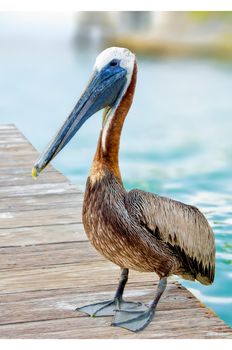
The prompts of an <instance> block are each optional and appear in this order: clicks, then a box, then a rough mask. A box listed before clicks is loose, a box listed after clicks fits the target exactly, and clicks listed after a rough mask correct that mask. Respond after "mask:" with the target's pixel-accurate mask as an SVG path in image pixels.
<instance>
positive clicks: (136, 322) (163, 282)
mask: <svg viewBox="0 0 232 350" xmlns="http://www.w3.org/2000/svg"><path fill="white" fill-rule="evenodd" d="M166 286H167V277H163V278H161V279H160V281H159V284H158V287H157V291H156V295H155V299H154V300H153V302H152V303H151V305H150V306H149V307H148V308H147V310H145V311H137V310H135V311H133V310H131V311H125V310H117V311H116V314H115V317H114V320H113V322H112V326H116V327H122V328H126V329H129V330H130V331H133V332H137V331H141V330H142V329H144V328H145V327H146V326H147V325H148V324H149V323H150V322H151V320H152V318H153V316H154V314H155V309H156V306H157V304H158V302H159V300H160V297H161V295H162V294H163V292H164V290H165V288H166Z"/></svg>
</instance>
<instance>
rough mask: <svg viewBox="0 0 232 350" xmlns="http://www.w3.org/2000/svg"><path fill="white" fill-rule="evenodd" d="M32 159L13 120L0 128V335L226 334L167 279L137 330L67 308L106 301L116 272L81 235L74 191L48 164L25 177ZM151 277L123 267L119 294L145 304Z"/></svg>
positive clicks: (78, 199)
mask: <svg viewBox="0 0 232 350" xmlns="http://www.w3.org/2000/svg"><path fill="white" fill-rule="evenodd" d="M36 157H37V152H36V151H35V149H34V148H33V147H32V146H31V145H30V144H29V142H28V141H27V140H26V139H25V137H24V136H23V135H22V134H21V133H20V132H19V131H18V130H17V128H16V127H15V126H14V125H0V251H1V254H0V338H7V339H9V338H232V329H231V328H230V327H228V326H227V325H226V324H225V323H224V322H223V321H222V320H220V319H219V318H218V317H217V316H216V315H215V314H214V312H213V311H212V310H210V309H209V308H207V307H205V306H204V305H203V304H202V303H201V302H200V301H199V300H198V299H196V298H195V297H194V296H193V295H192V294H191V293H190V292H189V291H187V290H186V289H185V288H184V287H183V286H181V285H180V284H179V283H178V282H176V281H175V280H174V279H170V280H169V283H168V287H167V290H166V292H165V293H164V296H163V297H162V298H161V300H160V303H159V305H158V309H157V312H156V315H155V318H154V320H153V322H152V323H151V324H150V325H149V326H148V327H147V328H146V329H145V330H144V331H142V332H140V333H132V332H129V331H127V330H124V329H121V328H115V327H111V326H110V321H111V317H100V318H91V317H87V316H85V315H83V314H81V313H77V312H75V311H74V310H75V308H76V307H78V306H81V305H84V304H86V303H91V302H96V301H101V300H106V299H111V298H112V297H113V295H114V291H115V289H116V285H117V282H118V277H119V269H118V267H117V266H115V265H113V264H111V263H109V262H108V261H106V260H105V259H104V258H102V257H101V256H100V255H99V254H98V253H97V252H96V251H95V249H94V248H93V247H92V246H91V245H90V243H89V242H88V240H87V237H86V236H85V233H84V230H83V226H82V222H81V207H82V200H83V195H82V193H81V192H80V191H78V189H77V188H76V187H75V186H73V185H72V184H71V183H70V182H69V181H68V180H67V179H66V178H65V177H64V176H63V175H62V174H61V173H59V172H58V171H56V170H54V168H52V167H51V166H50V167H49V168H48V170H46V171H45V172H44V173H43V174H42V175H41V176H40V177H39V178H38V180H37V181H34V180H33V179H32V178H31V175H30V173H31V167H32V164H33V162H34V161H35V159H36ZM157 281H158V279H157V277H156V276H155V275H154V274H151V273H142V274H141V273H136V272H131V274H130V279H129V282H128V285H127V287H126V291H125V297H126V298H127V299H129V300H136V301H143V302H148V301H150V300H151V299H152V298H153V295H154V288H155V286H154V285H156V284H157Z"/></svg>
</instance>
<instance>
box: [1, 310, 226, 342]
mask: <svg viewBox="0 0 232 350" xmlns="http://www.w3.org/2000/svg"><path fill="white" fill-rule="evenodd" d="M191 316H192V310H191V309H186V310H185V312H183V310H175V312H173V311H172V310H169V311H157V312H156V316H155V317H156V318H155V319H154V322H152V323H150V324H149V326H148V327H147V328H145V329H144V330H143V332H140V333H138V334H139V335H138V334H137V333H132V332H128V331H127V330H124V329H120V338H132V339H137V338H141V339H142V338H145V339H147V338H150V337H151V335H152V338H164V339H167V338H189V335H190V334H191V338H230V333H229V331H228V329H226V327H225V325H224V324H222V322H219V323H220V324H218V319H217V317H215V316H211V315H210V316H209V315H207V314H206V313H205V310H203V309H194V318H192V317H191ZM110 322H111V321H110V318H109V317H100V318H91V317H72V318H64V319H54V320H48V321H47V320H42V321H38V322H26V323H18V324H14V326H13V327H12V326H11V325H3V326H1V337H2V338H5V337H9V338H18V337H20V338H82V339H83V338H84V339H86V338H101V339H102V338H118V337H119V331H118V328H116V327H110ZM190 332H191V333H190Z"/></svg>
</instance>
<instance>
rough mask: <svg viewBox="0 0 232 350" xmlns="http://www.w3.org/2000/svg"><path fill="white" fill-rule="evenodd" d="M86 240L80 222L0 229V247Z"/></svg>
mask: <svg viewBox="0 0 232 350" xmlns="http://www.w3.org/2000/svg"><path fill="white" fill-rule="evenodd" d="M83 240H86V235H85V232H84V229H83V226H82V224H76V223H74V224H70V223H68V224H66V223H60V224H59V225H57V224H56V225H54V224H50V225H44V224H43V223H40V225H38V226H31V227H25V226H23V227H17V228H11V229H0V247H13V246H15V247H18V246H22V247H23V246H27V245H34V244H50V243H61V242H64V241H65V242H73V241H83Z"/></svg>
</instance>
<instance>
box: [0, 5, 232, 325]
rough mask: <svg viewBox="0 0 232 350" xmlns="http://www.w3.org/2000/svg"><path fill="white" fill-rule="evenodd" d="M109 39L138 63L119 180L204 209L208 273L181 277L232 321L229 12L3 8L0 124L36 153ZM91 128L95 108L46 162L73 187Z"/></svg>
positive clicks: (89, 148)
mask: <svg viewBox="0 0 232 350" xmlns="http://www.w3.org/2000/svg"><path fill="white" fill-rule="evenodd" d="M109 46H123V47H127V48H129V49H131V50H132V51H134V52H135V53H136V55H137V61H138V67H139V71H138V84H137V89H136V94H135V99H134V103H133V106H132V108H131V110H130V113H129V115H128V117H127V119H126V122H125V125H124V129H123V134H122V140H121V153H120V165H121V171H122V176H123V178H124V182H125V186H126V188H127V189H128V190H129V189H131V188H140V189H143V190H147V191H152V192H155V193H158V194H160V195H164V196H168V197H171V198H174V199H176V200H180V201H183V202H186V203H189V204H192V205H196V206H198V207H199V208H200V209H201V210H202V211H203V212H204V214H205V215H206V217H207V219H208V220H209V222H210V224H211V225H212V227H213V229H214V232H215V235H216V244H217V269H216V280H215V283H214V284H213V286H210V287H204V286H202V285H200V284H199V283H193V282H186V281H185V282H183V284H184V285H185V286H186V287H187V288H189V289H190V290H191V291H192V292H193V293H194V294H195V295H196V296H197V297H199V298H200V299H201V300H202V301H203V302H205V303H206V304H207V305H209V306H210V307H211V308H212V309H213V310H214V311H215V312H216V313H217V314H218V315H219V316H220V317H221V318H222V319H223V320H225V321H226V322H227V323H229V324H230V325H232V312H231V310H232V294H231V290H232V240H231V237H232V181H231V178H232V98H231V97H232V96H231V95H232V13H231V12H78V13H74V12H73V13H72V12H70V13H43V12H40V13H29V12H27V13H13V12H11V13H9V12H8V13H4V12H1V13H0V123H14V124H16V126H17V127H18V128H19V129H20V130H21V131H22V132H23V133H24V134H25V136H26V137H27V138H28V139H29V140H30V142H31V143H32V144H33V145H34V146H35V147H36V148H37V149H38V150H39V151H41V150H42V149H43V148H44V147H45V145H46V144H47V142H48V141H49V140H50V138H51V137H52V136H53V134H54V133H55V131H56V130H57V128H58V127H59V126H60V125H61V123H62V122H63V120H64V119H65V118H66V117H67V115H68V113H69V112H70V111H71V109H72V108H73V106H74V104H75V103H76V101H77V99H78V97H79V96H80V94H81V91H82V89H83V88H84V87H85V85H86V82H87V81H88V78H89V76H90V73H91V70H92V66H93V64H94V61H95V58H96V55H97V54H98V53H99V52H100V51H101V50H102V49H104V48H106V47H109ZM100 128H101V113H98V114H97V115H96V116H95V117H93V118H91V120H89V121H88V122H87V123H86V124H85V126H84V127H83V128H82V129H81V130H80V132H79V133H78V135H77V136H76V137H75V138H74V139H73V140H72V141H71V143H70V144H69V145H68V146H67V147H66V148H65V149H64V150H63V151H62V152H61V153H60V154H59V156H58V157H57V158H56V160H55V161H54V163H53V164H54V165H55V167H56V168H57V169H59V170H60V171H61V172H63V173H64V174H65V175H66V176H67V177H68V178H69V179H70V181H72V182H73V183H75V184H76V185H77V186H78V187H79V188H81V189H82V190H84V187H85V181H86V178H87V176H88V173H89V169H90V166H91V162H92V158H93V155H94V152H95V148H96V144H97V139H98V134H99V131H100Z"/></svg>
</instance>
